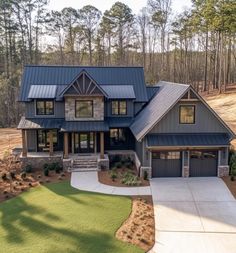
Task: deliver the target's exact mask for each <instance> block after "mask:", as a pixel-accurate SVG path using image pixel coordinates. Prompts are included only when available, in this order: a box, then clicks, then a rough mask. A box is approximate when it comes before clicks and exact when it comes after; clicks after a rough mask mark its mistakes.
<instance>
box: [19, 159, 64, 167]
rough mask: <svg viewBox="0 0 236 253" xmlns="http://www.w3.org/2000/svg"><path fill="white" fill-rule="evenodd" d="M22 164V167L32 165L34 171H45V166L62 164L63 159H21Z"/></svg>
mask: <svg viewBox="0 0 236 253" xmlns="http://www.w3.org/2000/svg"><path fill="white" fill-rule="evenodd" d="M20 160H21V162H22V167H23V168H24V167H25V166H26V165H30V166H31V167H32V169H43V166H44V164H46V163H47V164H51V163H59V164H60V165H61V166H63V164H62V157H60V156H52V157H20Z"/></svg>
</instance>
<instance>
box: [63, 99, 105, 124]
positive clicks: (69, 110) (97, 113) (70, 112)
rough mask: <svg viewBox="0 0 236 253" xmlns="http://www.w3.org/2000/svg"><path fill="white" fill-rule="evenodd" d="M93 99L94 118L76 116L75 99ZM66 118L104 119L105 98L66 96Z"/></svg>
mask: <svg viewBox="0 0 236 253" xmlns="http://www.w3.org/2000/svg"><path fill="white" fill-rule="evenodd" d="M76 100H93V118H76V117H75V101H76ZM65 119H66V120H67V121H85V120H90V121H91V120H104V100H103V97H92V96H90V97H84V96H83V97H80V96H76V97H66V98H65Z"/></svg>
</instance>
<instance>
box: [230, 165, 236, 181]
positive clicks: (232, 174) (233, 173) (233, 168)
mask: <svg viewBox="0 0 236 253" xmlns="http://www.w3.org/2000/svg"><path fill="white" fill-rule="evenodd" d="M235 177H236V168H235V166H233V167H232V169H231V177H230V179H231V181H234V180H235Z"/></svg>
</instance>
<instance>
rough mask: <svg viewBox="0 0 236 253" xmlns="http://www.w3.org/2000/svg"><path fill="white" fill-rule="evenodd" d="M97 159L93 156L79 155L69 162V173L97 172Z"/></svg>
mask: <svg viewBox="0 0 236 253" xmlns="http://www.w3.org/2000/svg"><path fill="white" fill-rule="evenodd" d="M97 170H98V157H97V156H94V155H84V156H82V155H79V156H77V157H74V158H73V159H72V160H71V167H70V168H69V169H68V171H69V172H75V171H77V172H82V171H97Z"/></svg>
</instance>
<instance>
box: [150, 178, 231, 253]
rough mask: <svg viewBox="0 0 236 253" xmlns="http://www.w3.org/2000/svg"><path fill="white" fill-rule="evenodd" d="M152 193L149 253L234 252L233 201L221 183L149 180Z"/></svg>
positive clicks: (215, 179) (213, 180)
mask: <svg viewBox="0 0 236 253" xmlns="http://www.w3.org/2000/svg"><path fill="white" fill-rule="evenodd" d="M151 191H152V196H153V201H154V213H155V232H156V235H155V239H156V243H155V246H154V247H153V249H152V250H151V251H150V252H151V253H154V252H155V253H185V252H186V253H205V252H207V253H235V252H236V201H235V199H234V197H233V196H232V194H231V193H230V192H229V190H228V188H227V187H226V185H225V184H224V182H223V181H222V180H221V179H219V178H172V179H168V178H162V179H152V180H151Z"/></svg>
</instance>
